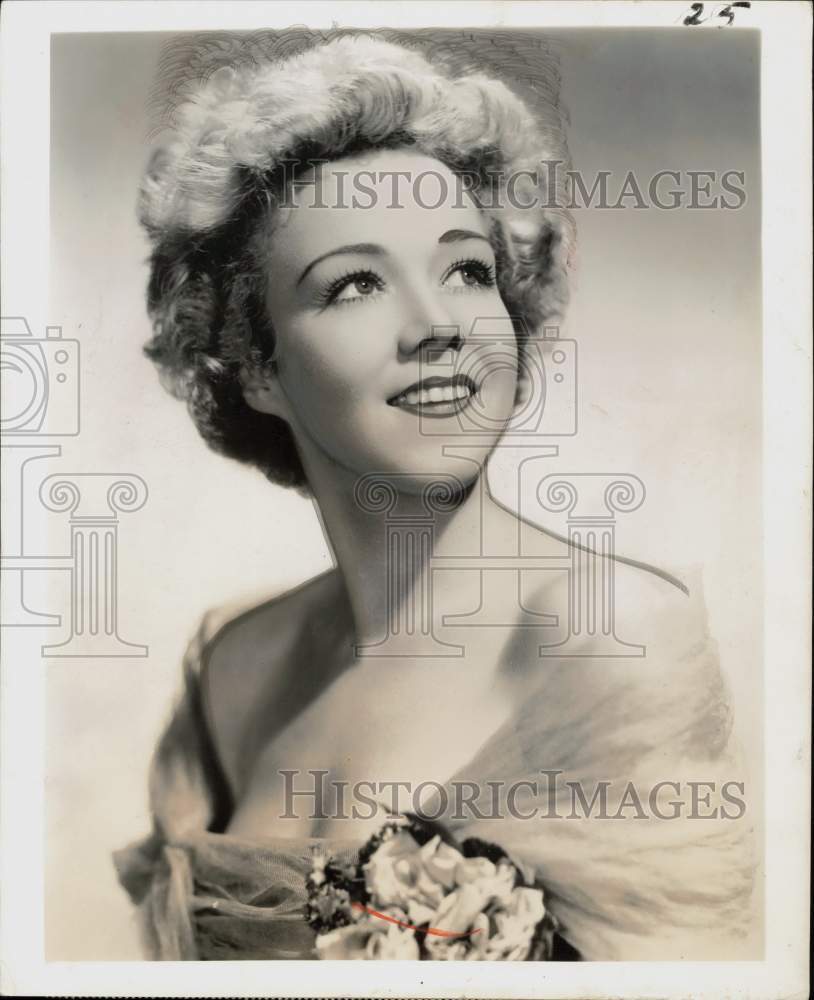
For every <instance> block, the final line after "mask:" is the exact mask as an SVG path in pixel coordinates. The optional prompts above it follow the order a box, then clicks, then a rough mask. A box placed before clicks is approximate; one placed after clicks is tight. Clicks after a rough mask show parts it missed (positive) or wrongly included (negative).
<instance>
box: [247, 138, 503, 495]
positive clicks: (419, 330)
mask: <svg viewBox="0 0 814 1000" xmlns="http://www.w3.org/2000/svg"><path fill="white" fill-rule="evenodd" d="M318 173H319V176H318V178H315V177H314V176H313V175H312V176H311V177H310V178H309V180H311V181H313V180H315V179H318V181H319V187H315V186H313V185H312V184H307V185H303V186H298V187H297V188H296V189H295V190H294V192H293V193H292V195H291V198H290V201H289V205H290V206H291V207H287V208H282V209H280V210H279V213H278V215H277V216H276V217H275V225H274V230H273V233H272V235H271V238H270V252H269V262H268V275H269V280H268V294H267V308H268V313H269V316H270V319H271V322H272V324H273V327H274V330H275V334H276V351H275V360H276V369H275V372H274V374H273V375H271V376H270V377H269V378H267V379H266V380H265V381H264V382H263V383H262V386H261V388H258V387H257V385H254V384H252V383H250V384H249V387H248V388H247V390H246V398H247V401H248V402H249V404H250V405H252V406H253V407H255V408H256V409H260V410H263V411H264V412H273V413H275V414H276V415H277V416H281V417H283V418H284V419H285V420H286V421H287V422H288V423H289V424H290V426H291V428H292V431H293V433H294V435H295V439H296V441H297V444H298V447H299V449H300V452H301V454H302V457H303V461H304V464H305V466H306V470H309V468H310V469H314V468H315V465H314V463H321V464H322V465H324V464H325V463H326V462H327V463H329V464H333V465H335V466H336V465H338V466H339V467H341V468H342V469H344V470H346V471H349V472H350V473H352V474H354V475H355V476H361V475H363V474H366V473H370V472H381V473H384V474H391V475H392V474H394V473H401V474H407V476H406V478H405V479H404V480H402V483H403V485H405V486H407V487H408V488H409V486H408V484H409V483H410V482H411V480H410V476H411V475H414V476H415V477H416V478H415V480H414V482H415V484H416V486H417V488H420V485H423V483H424V482H426V477H427V476H428V475H432V474H437V473H447V474H453V475H457V476H458V477H459V478H461V479H462V480H463V481H464V482H469V481H471V480H472V478H473V476H474V475H476V474H477V472H478V469H479V465H480V464H481V463H482V462H483V460H484V459H485V456H486V455H487V454H488V452H489V451H490V450H491V449H492V448H493V447H494V445H495V443H496V442H497V440H498V438H499V437H500V435H501V434H502V432H503V430H504V428H505V426H506V423H507V422H508V420H509V418H510V416H511V413H512V409H513V405H514V400H515V394H516V388H517V351H516V345H515V342H514V336H513V333H512V327H511V322H510V320H509V316H508V313H507V311H506V307H505V306H504V304H503V301H502V299H501V297H500V295H499V294H498V291H497V287H496V284H495V255H494V251H493V249H492V246H491V243H490V242H489V240H488V238H487V225H486V222H485V220H484V219H483V217H482V215H481V213H480V211H479V210H478V208H477V207H476V205H475V204H474V203H473V202H472V201H471V199H470V198H469V196H468V195H466V193H465V192H462V191H461V189H460V185H459V184H458V183H457V179H456V177H455V175H454V174H452V172H451V171H450V170H448V169H447V168H446V167H445V166H444V165H443V164H441V163H440V162H439V161H437V160H434V159H432V158H430V157H427V156H424V155H422V154H419V153H416V152H414V151H409V150H388V151H381V152H376V153H372V154H367V155H363V156H358V157H353V158H348V159H345V160H341V161H337V162H335V163H331V164H324V165H322V166H320V167H319V168H318ZM419 177H420V180H416V178H419ZM354 199H355V205H354ZM467 444H470V445H473V444H477V445H479V446H480V447H479V448H475V449H473V450H472V451H471V456H472V457H475V458H477V459H478V465H473V464H472V463H471V461H467V460H465V459H460V458H455V457H453V456H450V455H445V454H444V452H443V447H444V446H445V445H467ZM466 453H467V452H464V454H466Z"/></svg>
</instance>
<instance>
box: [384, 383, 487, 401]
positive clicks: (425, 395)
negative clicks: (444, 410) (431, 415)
mask: <svg viewBox="0 0 814 1000" xmlns="http://www.w3.org/2000/svg"><path fill="white" fill-rule="evenodd" d="M471 395H472V390H471V389H470V388H469V387H468V386H466V385H445V386H439V385H434V386H433V387H432V388H431V389H413V390H411V391H410V392H405V393H402V395H401V396H398V397H397V398H396V399H395V400H394V402H395V404H396V405H398V404H399V403H408V404H409V405H410V406H423V405H424V404H426V403H452V402H454V400H456V399H468V398H469V396H471Z"/></svg>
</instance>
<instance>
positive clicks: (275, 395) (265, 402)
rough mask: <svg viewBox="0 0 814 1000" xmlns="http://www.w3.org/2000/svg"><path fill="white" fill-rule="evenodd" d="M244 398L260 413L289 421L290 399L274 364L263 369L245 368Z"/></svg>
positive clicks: (241, 377) (242, 375)
mask: <svg viewBox="0 0 814 1000" xmlns="http://www.w3.org/2000/svg"><path fill="white" fill-rule="evenodd" d="M240 383H241V385H242V387H243V398H244V399H245V400H246V403H247V405H248V406H250V407H251V408H252V409H253V410H256V411H257V412H258V413H268V414H270V415H271V416H274V417H281V418H282V419H283V420H285V421H288V419H289V405H288V398H287V397H286V394H285V392H284V390H283V387H282V385H281V384H280V379H279V377H278V375H277V372H276V371H275V369H274V367H273V364H270V365H266V366H264V367H262V368H243V370H242V371H241V373H240Z"/></svg>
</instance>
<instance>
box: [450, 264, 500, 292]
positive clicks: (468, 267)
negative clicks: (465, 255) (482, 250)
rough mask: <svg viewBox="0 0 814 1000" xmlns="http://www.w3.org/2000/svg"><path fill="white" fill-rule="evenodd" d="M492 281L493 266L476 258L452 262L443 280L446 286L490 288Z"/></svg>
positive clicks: (493, 274)
mask: <svg viewBox="0 0 814 1000" xmlns="http://www.w3.org/2000/svg"><path fill="white" fill-rule="evenodd" d="M494 283H495V273H494V268H493V267H491V266H490V265H489V264H484V263H482V262H481V261H477V260H467V261H460V262H459V263H458V264H454V265H453V267H452V269H451V270H450V271H449V272H448V273H447V277H446V279H445V280H444V284H445V285H446V287H447V288H491V287H492V286H493V285H494Z"/></svg>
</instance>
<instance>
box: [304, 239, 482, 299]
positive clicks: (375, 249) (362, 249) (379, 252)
mask: <svg viewBox="0 0 814 1000" xmlns="http://www.w3.org/2000/svg"><path fill="white" fill-rule="evenodd" d="M461 240H484V241H485V242H486V243H489V245H490V246H491V243H490V241H489V239H488V238H487V237H486V236H484V235H483V233H477V232H475V230H474V229H448V230H447V231H446V232H445V233H443V234H442V235H441V236H439V237H438V242H439V243H460V242H461ZM351 253H369V254H374V255H376V256H379V257H382V256H384V255H385V254H386V253H387V251H386V250H385V249H384V247H382V246H380V245H379V244H378V243H346V244H344V245H343V246H341V247H337V248H336V249H335V250H328V252H327V253H323V254H321V255H320V256H319V257H316V258H315V259H314V260H312V261H311V263H310V264H309V265H308V266H307V267H306V268H305V270H304V271H303V272H302V274H301V275H300V276H299V278H297V286H299V285H301V284H302V283H303V281H304V280H305V278H306V276H307V275H308V272H309V271H311V269H312V268H314V267H316V266H317V264H320V263H322V261H323V260H327V258H328V257H337V256H340V255H342V254H351Z"/></svg>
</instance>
